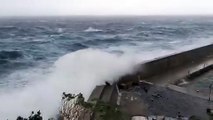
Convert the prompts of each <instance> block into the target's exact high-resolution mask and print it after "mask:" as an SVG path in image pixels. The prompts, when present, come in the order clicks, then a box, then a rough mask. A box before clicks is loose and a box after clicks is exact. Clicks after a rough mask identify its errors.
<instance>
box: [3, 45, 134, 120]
mask: <svg viewBox="0 0 213 120" xmlns="http://www.w3.org/2000/svg"><path fill="white" fill-rule="evenodd" d="M129 58H131V57H127V56H126V55H122V56H118V55H114V54H110V53H107V52H103V51H100V50H94V49H85V50H80V51H77V52H73V53H70V54H67V55H65V56H63V57H61V58H59V59H58V60H57V61H56V62H55V64H54V67H53V68H52V70H51V71H52V72H51V73H48V74H46V75H45V77H43V78H44V80H39V81H38V82H35V83H34V84H32V85H29V86H27V87H25V88H22V89H16V90H14V91H12V92H10V93H2V94H0V108H1V109H0V118H1V119H9V120H14V119H15V118H16V117H17V116H18V115H22V116H28V115H29V114H30V111H31V110H41V112H42V114H43V116H44V119H47V118H49V117H51V116H54V115H55V114H56V113H57V112H58V111H57V110H58V107H59V105H60V99H61V93H62V92H63V91H65V92H70V93H79V92H82V93H83V94H84V96H85V97H86V98H88V97H89V95H90V93H91V91H92V90H93V88H94V87H95V86H96V85H99V84H104V82H105V81H109V82H113V81H115V80H117V79H118V78H119V77H120V76H122V75H124V74H128V73H131V72H132V71H133V70H134V65H136V64H137V61H136V59H134V58H131V59H129ZM32 79H33V80H34V81H37V80H36V79H37V78H36V77H35V78H32ZM39 79H40V78H39Z"/></svg>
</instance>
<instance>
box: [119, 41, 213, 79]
mask: <svg viewBox="0 0 213 120" xmlns="http://www.w3.org/2000/svg"><path fill="white" fill-rule="evenodd" d="M210 59H213V44H211V45H207V46H203V47H200V48H195V49H192V50H188V51H183V52H180V53H175V54H172V55H168V56H164V57H161V58H157V59H154V60H152V61H148V62H145V63H143V64H141V65H140V66H139V67H138V70H137V72H136V73H134V74H132V75H126V76H123V77H121V78H120V80H119V81H120V82H128V81H134V80H138V79H139V78H138V76H140V79H148V78H150V77H153V76H156V75H160V74H163V73H166V72H168V71H171V70H174V69H180V68H184V67H188V66H195V65H198V64H201V63H203V64H204V66H207V65H205V64H207V63H205V61H208V60H210Z"/></svg>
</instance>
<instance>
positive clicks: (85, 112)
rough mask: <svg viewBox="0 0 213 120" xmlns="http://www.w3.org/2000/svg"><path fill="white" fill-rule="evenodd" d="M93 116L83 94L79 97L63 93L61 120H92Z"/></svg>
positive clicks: (78, 95)
mask: <svg viewBox="0 0 213 120" xmlns="http://www.w3.org/2000/svg"><path fill="white" fill-rule="evenodd" d="M92 115H93V111H92V110H91V107H90V106H89V105H88V104H87V103H86V102H85V101H84V97H83V95H82V94H81V93H79V94H77V95H74V94H66V93H63V97H62V105H61V108H60V120H91V119H92Z"/></svg>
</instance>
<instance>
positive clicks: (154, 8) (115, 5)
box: [0, 0, 213, 16]
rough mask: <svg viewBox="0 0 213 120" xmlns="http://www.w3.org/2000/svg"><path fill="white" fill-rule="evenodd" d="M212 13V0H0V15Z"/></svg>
mask: <svg viewBox="0 0 213 120" xmlns="http://www.w3.org/2000/svg"><path fill="white" fill-rule="evenodd" d="M168 14H178V15H188V14H199V15H200V14H204V15H206V14H213V1H212V0H0V16H14V15H15V16H27V15H168Z"/></svg>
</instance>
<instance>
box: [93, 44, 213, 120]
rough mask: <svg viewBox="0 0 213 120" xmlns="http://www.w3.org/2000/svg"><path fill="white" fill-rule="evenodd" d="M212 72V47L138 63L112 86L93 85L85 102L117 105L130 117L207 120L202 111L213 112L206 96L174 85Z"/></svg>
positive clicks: (211, 104)
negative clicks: (181, 116)
mask: <svg viewBox="0 0 213 120" xmlns="http://www.w3.org/2000/svg"><path fill="white" fill-rule="evenodd" d="M212 69H213V44H211V45H207V46H204V47H200V48H196V49H192V50H188V51H183V52H181V53H177V54H172V55H168V56H164V57H161V58H157V59H154V60H152V61H147V62H145V63H142V64H140V65H138V68H137V70H136V72H135V73H133V74H131V75H125V76H123V77H121V78H120V79H119V80H118V82H117V83H115V85H113V86H105V85H103V86H97V87H96V88H95V89H94V91H93V93H92V94H91V96H90V99H89V100H91V99H93V98H95V99H99V100H101V101H104V102H107V103H113V104H115V103H117V105H119V106H120V108H121V110H122V111H123V112H126V113H128V114H129V115H131V116H137V115H143V116H149V115H165V116H169V117H176V116H177V115H178V114H181V115H183V116H185V117H190V116H193V115H196V116H198V117H199V118H200V119H202V120H208V119H209V115H208V114H207V113H206V109H207V108H210V109H213V103H212V102H211V101H208V96H206V94H202V93H201V92H200V93H199V92H197V91H195V90H189V89H186V88H183V87H180V86H177V85H176V84H175V83H176V82H177V81H179V80H181V79H190V78H194V77H197V76H199V75H202V74H203V73H205V72H207V71H208V70H212ZM116 85H117V86H118V87H116Z"/></svg>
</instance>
